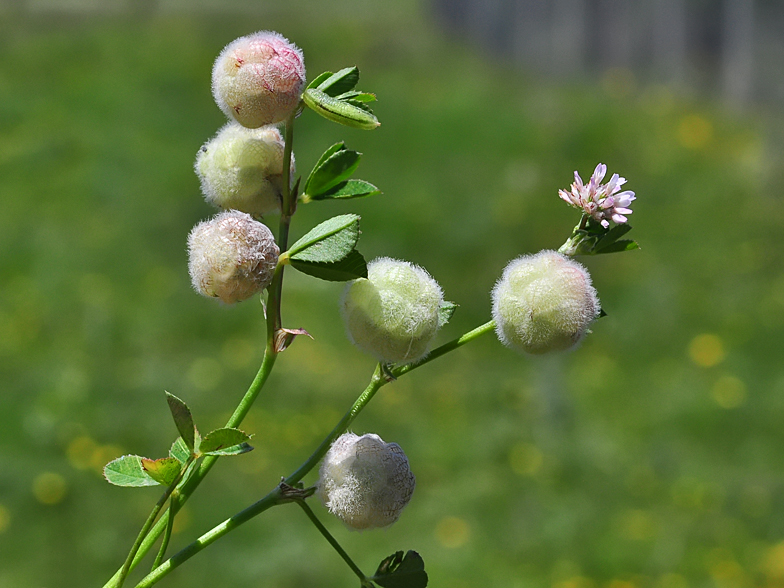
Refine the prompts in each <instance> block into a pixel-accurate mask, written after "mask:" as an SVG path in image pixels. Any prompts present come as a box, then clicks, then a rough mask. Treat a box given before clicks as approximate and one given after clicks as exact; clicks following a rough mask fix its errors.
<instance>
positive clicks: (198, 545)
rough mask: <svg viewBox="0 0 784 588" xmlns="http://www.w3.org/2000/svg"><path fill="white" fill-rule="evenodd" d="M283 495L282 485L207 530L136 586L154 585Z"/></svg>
mask: <svg viewBox="0 0 784 588" xmlns="http://www.w3.org/2000/svg"><path fill="white" fill-rule="evenodd" d="M280 497H281V490H280V487H277V488H275V490H273V491H272V492H270V493H269V494H267V495H266V496H265V497H264V498H262V499H261V500H259V501H258V502H255V503H254V504H252V505H250V506H249V507H248V508H246V509H245V510H243V511H241V512H239V513H237V514H236V515H234V516H233V517H231V518H230V519H227V520H225V521H223V522H222V523H221V524H220V525H218V526H217V527H214V528H212V529H210V530H209V531H207V532H206V533H205V534H204V535H202V536H201V537H199V538H198V539H196V541H194V542H193V543H191V544H190V545H188V546H187V547H185V548H184V549H183V550H181V551H180V552H179V553H177V554H176V555H174V556H172V557H171V558H169V559H168V560H166V561H165V562H163V563H162V564H161V565H160V566H158V567H157V568H155V569H154V570H153V571H151V572H150V573H149V574H147V575H146V576H145V577H144V578H142V581H141V582H139V583H138V584H137V585H136V588H147V587H148V586H152V585H153V584H155V583H156V582H158V580H160V579H161V578H163V577H164V576H166V575H167V574H168V573H169V572H171V571H172V570H174V569H176V568H178V567H179V566H180V565H181V564H183V563H184V562H186V561H188V560H189V559H190V558H192V557H193V556H194V555H196V554H197V553H199V552H200V551H201V550H202V549H204V548H205V547H207V546H208V545H211V544H212V543H214V542H215V541H217V540H218V539H220V538H221V537H223V536H224V535H226V534H227V533H229V532H231V531H233V530H234V529H236V528H237V527H239V526H240V525H242V524H243V523H246V522H248V521H249V520H250V519H252V518H253V517H255V516H256V515H259V514H261V513H263V512H264V511H265V510H267V509H269V508H271V507H273V506H275V505H276V504H278V502H279V501H280Z"/></svg>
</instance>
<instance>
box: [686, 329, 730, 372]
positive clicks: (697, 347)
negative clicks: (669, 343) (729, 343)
mask: <svg viewBox="0 0 784 588" xmlns="http://www.w3.org/2000/svg"><path fill="white" fill-rule="evenodd" d="M726 356H727V352H726V351H725V350H724V342H723V341H722V340H721V338H720V337H719V336H718V335H713V334H711V333H704V334H702V335H697V336H696V337H694V339H692V340H691V343H689V357H690V358H691V360H692V361H693V362H694V363H696V364H697V365H698V366H700V367H713V366H715V365H718V364H720V363H721V362H722V361H724V358H725V357H726Z"/></svg>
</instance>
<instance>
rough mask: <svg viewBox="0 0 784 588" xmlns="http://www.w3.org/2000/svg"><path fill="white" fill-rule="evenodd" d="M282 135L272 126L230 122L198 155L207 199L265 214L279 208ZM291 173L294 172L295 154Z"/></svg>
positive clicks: (237, 208) (227, 207) (226, 206)
mask: <svg viewBox="0 0 784 588" xmlns="http://www.w3.org/2000/svg"><path fill="white" fill-rule="evenodd" d="M283 150H284V142H283V137H282V136H281V134H280V131H278V129H277V128H275V127H273V126H267V127H262V128H260V129H246V128H245V127H243V126H241V125H238V124H237V123H234V122H230V123H228V124H227V125H225V126H224V127H223V128H222V129H221V130H220V131H218V134H217V135H215V137H213V138H212V139H210V140H209V141H207V143H205V144H204V146H203V147H202V148H201V149H200V150H199V153H198V155H197V156H196V165H195V166H194V167H195V169H196V174H197V175H198V176H199V179H200V180H201V190H202V192H203V193H204V197H205V198H206V199H207V201H208V202H211V203H212V204H214V205H216V206H219V207H220V208H223V209H224V210H230V209H234V210H240V211H242V212H247V213H248V214H253V215H265V214H269V213H271V212H275V211H279V210H280V203H281V193H282V191H283ZM289 171H290V174H292V175H293V174H294V156H293V155H292V158H291V169H290V170H289Z"/></svg>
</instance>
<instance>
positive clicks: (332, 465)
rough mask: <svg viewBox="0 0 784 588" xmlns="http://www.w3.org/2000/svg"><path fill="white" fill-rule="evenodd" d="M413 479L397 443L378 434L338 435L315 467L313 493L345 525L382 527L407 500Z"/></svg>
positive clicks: (412, 485) (397, 512)
mask: <svg viewBox="0 0 784 588" xmlns="http://www.w3.org/2000/svg"><path fill="white" fill-rule="evenodd" d="M415 485H416V478H415V477H414V474H413V473H411V469H410V467H409V464H408V458H407V457H406V454H405V453H404V452H403V450H402V449H401V448H400V446H399V445H398V444H397V443H384V441H383V439H381V437H379V436H378V435H374V434H372V433H368V434H366V435H362V436H361V437H359V436H357V435H355V434H353V433H345V434H344V435H341V436H340V437H339V438H338V439H337V440H336V441H335V442H334V443H333V444H332V447H330V449H329V451H328V452H327V455H326V456H325V457H324V460H323V461H322V462H321V468H320V470H319V482H318V492H319V496H320V497H321V500H322V501H323V502H324V505H325V506H326V507H327V508H328V509H329V511H330V512H331V513H332V514H334V515H335V516H337V517H338V518H339V519H340V520H342V521H343V522H344V523H345V524H346V526H347V527H348V528H350V529H355V530H363V529H375V528H381V527H387V526H389V525H391V524H392V523H394V522H395V521H397V519H398V518H399V517H400V513H401V512H402V510H403V508H405V506H406V505H407V504H408V502H409V501H410V500H411V495H412V494H413V492H414V486H415Z"/></svg>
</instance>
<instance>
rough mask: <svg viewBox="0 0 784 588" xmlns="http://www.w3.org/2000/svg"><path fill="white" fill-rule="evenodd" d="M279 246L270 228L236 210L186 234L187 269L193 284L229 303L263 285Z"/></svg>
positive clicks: (278, 251) (199, 291)
mask: <svg viewBox="0 0 784 588" xmlns="http://www.w3.org/2000/svg"><path fill="white" fill-rule="evenodd" d="M278 255H280V250H279V249H278V246H277V245H276V244H275V239H274V238H273V236H272V232H271V231H270V230H269V229H268V228H267V227H266V226H265V225H263V224H261V223H260V222H258V221H256V220H253V218H252V217H251V216H250V215H249V214H245V213H244V212H239V211H236V210H229V211H226V212H222V213H220V214H219V215H217V216H215V217H213V218H211V219H210V220H207V221H204V222H201V223H199V224H198V225H196V226H195V227H194V228H193V230H192V231H191V233H190V235H188V257H189V262H188V270H189V271H190V274H191V281H192V283H193V288H194V289H195V290H196V291H197V292H198V293H199V294H202V295H204V296H211V297H215V298H220V299H221V300H222V301H223V302H225V303H226V304H233V303H234V302H239V301H241V300H245V299H247V298H250V297H251V296H253V295H254V294H255V293H256V292H260V291H261V290H263V289H264V288H266V287H267V286H268V285H269V284H270V282H271V281H272V274H273V272H274V271H275V266H276V265H277V263H278Z"/></svg>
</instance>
